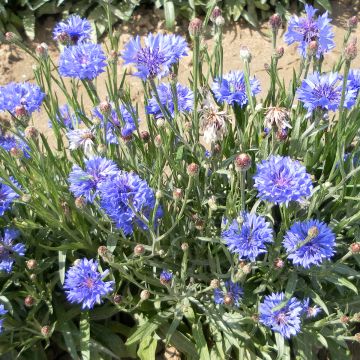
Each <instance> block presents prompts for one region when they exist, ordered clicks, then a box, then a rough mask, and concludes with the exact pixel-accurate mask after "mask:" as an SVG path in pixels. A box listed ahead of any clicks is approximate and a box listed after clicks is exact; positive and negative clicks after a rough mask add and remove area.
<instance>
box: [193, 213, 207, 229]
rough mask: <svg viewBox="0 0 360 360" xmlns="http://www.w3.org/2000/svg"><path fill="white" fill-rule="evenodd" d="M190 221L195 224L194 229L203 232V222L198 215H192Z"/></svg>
mask: <svg viewBox="0 0 360 360" xmlns="http://www.w3.org/2000/svg"><path fill="white" fill-rule="evenodd" d="M192 220H193V222H194V224H195V229H197V230H203V229H204V227H205V221H204V220H203V219H202V218H201V217H200V216H199V215H198V214H193V215H192Z"/></svg>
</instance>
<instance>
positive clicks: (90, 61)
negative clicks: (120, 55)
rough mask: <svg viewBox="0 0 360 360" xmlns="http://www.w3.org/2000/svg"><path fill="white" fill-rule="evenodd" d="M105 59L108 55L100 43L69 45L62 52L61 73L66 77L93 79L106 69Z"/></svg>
mask: <svg viewBox="0 0 360 360" xmlns="http://www.w3.org/2000/svg"><path fill="white" fill-rule="evenodd" d="M105 60H106V56H105V54H104V52H103V50H102V49H101V46H100V45H98V44H92V43H82V44H78V45H73V46H68V47H65V48H64V50H63V52H62V53H61V54H60V60H59V73H60V75H62V76H65V77H71V78H76V79H81V80H93V79H95V78H96V77H97V76H98V75H99V74H101V73H102V72H104V71H105V70H104V69H105V67H106V62H105Z"/></svg>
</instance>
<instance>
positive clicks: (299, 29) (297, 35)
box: [285, 5, 335, 58]
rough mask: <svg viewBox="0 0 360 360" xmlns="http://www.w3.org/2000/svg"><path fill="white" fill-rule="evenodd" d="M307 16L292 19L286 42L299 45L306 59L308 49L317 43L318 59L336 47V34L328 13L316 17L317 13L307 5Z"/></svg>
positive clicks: (300, 51) (301, 53)
mask: <svg viewBox="0 0 360 360" xmlns="http://www.w3.org/2000/svg"><path fill="white" fill-rule="evenodd" d="M305 11H306V16H305V17H301V18H299V17H297V16H293V17H291V18H290V20H289V23H288V31H287V32H286V34H285V42H286V43H287V44H288V45H290V44H293V43H299V46H298V51H299V53H300V55H301V56H302V57H306V55H307V49H308V46H309V44H310V43H311V42H312V41H316V43H317V45H318V46H317V50H316V57H317V58H320V56H321V55H323V54H324V53H327V52H328V51H330V50H331V49H332V48H334V47H335V43H334V33H333V31H332V26H331V25H330V22H331V19H329V17H328V13H327V12H325V13H324V14H323V15H321V16H318V17H315V14H316V12H317V10H316V9H314V8H313V7H312V6H311V5H305Z"/></svg>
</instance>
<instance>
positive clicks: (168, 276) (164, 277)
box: [160, 271, 173, 285]
mask: <svg viewBox="0 0 360 360" xmlns="http://www.w3.org/2000/svg"><path fill="white" fill-rule="evenodd" d="M172 278H173V274H172V273H170V272H167V271H163V272H162V273H161V274H160V283H161V284H162V285H169V284H170V283H171V280H172Z"/></svg>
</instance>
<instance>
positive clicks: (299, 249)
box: [283, 220, 335, 268]
mask: <svg viewBox="0 0 360 360" xmlns="http://www.w3.org/2000/svg"><path fill="white" fill-rule="evenodd" d="M283 245H284V247H285V249H286V253H287V254H288V259H290V260H292V262H293V264H294V265H300V266H302V267H304V268H309V267H311V266H313V265H317V266H319V265H320V264H321V263H322V262H323V261H324V260H328V259H330V258H331V257H332V256H333V255H334V253H335V249H334V248H335V234H334V233H333V231H332V230H331V229H330V228H329V227H328V225H326V224H325V223H323V222H321V221H319V220H307V221H303V222H296V223H295V224H293V225H292V226H291V228H290V229H289V230H288V231H287V232H286V234H285V237H284V241H283Z"/></svg>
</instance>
